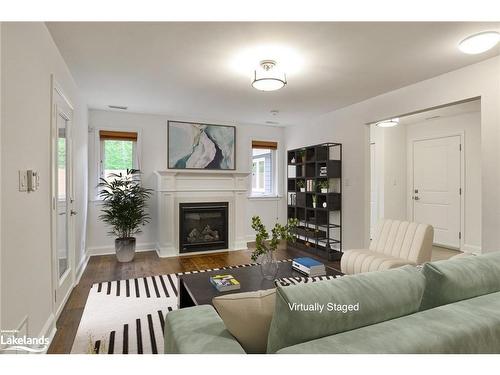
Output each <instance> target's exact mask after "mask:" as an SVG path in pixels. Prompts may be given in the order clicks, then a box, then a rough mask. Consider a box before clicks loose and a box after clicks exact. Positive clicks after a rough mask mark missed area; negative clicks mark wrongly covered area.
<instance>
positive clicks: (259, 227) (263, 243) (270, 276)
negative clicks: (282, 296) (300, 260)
mask: <svg viewBox="0 0 500 375" xmlns="http://www.w3.org/2000/svg"><path fill="white" fill-rule="evenodd" d="M297 225H298V220H297V219H288V223H287V224H286V225H281V224H279V223H276V224H275V225H274V228H273V229H272V230H271V233H272V235H271V239H269V233H268V231H267V229H266V227H265V225H264V224H262V220H261V219H260V217H259V216H254V217H252V229H253V230H255V232H257V233H256V236H255V250H254V251H253V252H252V255H251V258H252V260H253V261H254V262H256V261H257V260H258V259H259V258H260V262H261V263H260V269H261V272H262V276H264V278H265V279H267V280H274V278H275V277H276V274H277V273H278V263H276V260H275V259H274V252H275V251H276V249H277V248H278V245H279V242H280V240H286V241H290V242H293V241H295V229H296V227H297Z"/></svg>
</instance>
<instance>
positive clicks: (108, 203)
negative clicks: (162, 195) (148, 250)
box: [97, 169, 152, 262]
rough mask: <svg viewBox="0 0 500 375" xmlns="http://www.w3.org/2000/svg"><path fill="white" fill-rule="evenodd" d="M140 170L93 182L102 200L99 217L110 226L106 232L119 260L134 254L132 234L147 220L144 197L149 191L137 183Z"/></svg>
mask: <svg viewBox="0 0 500 375" xmlns="http://www.w3.org/2000/svg"><path fill="white" fill-rule="evenodd" d="M140 174H141V172H140V171H139V170H137V169H127V173H126V174H122V173H118V174H116V173H112V174H110V175H109V176H108V180H106V179H104V178H101V179H100V181H101V182H100V183H99V184H98V185H97V186H98V187H99V188H100V192H99V197H100V198H101V199H102V200H103V204H102V212H103V213H102V214H101V215H100V216H99V218H100V219H101V220H102V221H104V222H105V223H107V224H109V225H110V226H111V228H112V229H111V231H110V232H109V233H110V234H113V235H116V236H117V237H118V238H116V239H115V251H116V258H117V259H118V261H119V262H130V261H132V260H133V259H134V255H135V242H136V241H135V237H133V235H134V234H137V233H140V232H141V229H140V227H141V226H143V225H146V224H147V223H149V221H150V219H151V218H150V216H149V214H148V213H147V212H146V206H147V200H148V199H149V197H150V196H151V193H152V190H151V189H146V188H144V187H142V186H141V179H140Z"/></svg>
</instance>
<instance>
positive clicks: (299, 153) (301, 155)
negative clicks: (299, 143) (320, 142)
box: [297, 150, 306, 163]
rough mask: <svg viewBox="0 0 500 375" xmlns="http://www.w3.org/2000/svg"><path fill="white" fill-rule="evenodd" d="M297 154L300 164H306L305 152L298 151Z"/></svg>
mask: <svg viewBox="0 0 500 375" xmlns="http://www.w3.org/2000/svg"><path fill="white" fill-rule="evenodd" d="M297 154H298V155H299V160H300V162H301V163H305V162H306V150H299V151H298V152H297Z"/></svg>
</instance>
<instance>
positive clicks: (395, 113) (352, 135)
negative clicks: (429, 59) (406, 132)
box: [286, 57, 500, 252]
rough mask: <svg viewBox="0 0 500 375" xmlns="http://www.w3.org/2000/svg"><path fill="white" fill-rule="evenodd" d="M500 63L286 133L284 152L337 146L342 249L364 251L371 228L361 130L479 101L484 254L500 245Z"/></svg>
mask: <svg viewBox="0 0 500 375" xmlns="http://www.w3.org/2000/svg"><path fill="white" fill-rule="evenodd" d="M499 77H500V57H495V58H492V59H488V60H485V61H483V62H480V63H477V64H474V65H470V66H467V67H465V68H462V69H459V70H456V71H452V72H449V73H446V74H443V75H441V76H438V77H435V78H432V79H428V80H425V81H422V82H419V83H416V84H413V85H410V86H407V87H404V88H401V89H398V90H395V91H392V92H389V93H386V94H383V95H380V96H377V97H374V98H371V99H368V100H366V101H363V102H361V103H357V104H354V105H351V106H348V107H345V108H342V109H339V110H337V111H334V112H331V113H328V114H325V115H323V116H320V117H319V118H316V119H314V120H311V121H310V122H308V123H306V124H302V125H298V126H294V127H291V128H289V129H287V132H286V136H287V147H288V148H291V147H297V146H301V145H307V144H313V143H320V142H325V141H337V142H342V143H343V144H344V147H343V152H344V159H343V177H344V180H343V182H344V187H343V192H344V194H343V197H342V199H343V203H342V204H343V206H342V207H343V215H344V217H343V218H344V221H343V224H344V232H343V234H344V249H348V248H355V247H361V246H367V245H368V242H369V225H370V204H369V202H370V170H369V169H370V161H369V130H368V126H366V125H365V124H367V123H370V122H373V121H375V120H378V119H381V118H392V117H400V116H401V115H404V114H407V113H411V112H415V111H418V110H422V109H426V108H431V107H435V106H438V105H444V104H448V103H453V102H457V101H460V100H463V99H466V98H474V97H481V145H482V146H481V167H482V168H481V169H482V187H481V191H482V212H481V218H482V220H481V221H482V230H481V243H482V251H483V252H489V251H495V250H498V248H499V243H500V231H498V228H499V227H500V195H499V194H498V186H499V183H500V167H499V160H500V106H499V105H498V103H500V80H499Z"/></svg>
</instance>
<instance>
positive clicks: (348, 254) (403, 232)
mask: <svg viewBox="0 0 500 375" xmlns="http://www.w3.org/2000/svg"><path fill="white" fill-rule="evenodd" d="M433 240H434V229H433V228H432V226H430V225H428V224H419V223H414V222H409V221H399V220H380V221H379V222H378V223H377V227H376V230H375V235H374V238H373V239H372V241H371V243H370V247H369V248H368V249H355V250H347V251H344V254H343V255H342V259H341V261H340V268H341V270H342V272H343V273H345V274H348V275H352V274H356V273H361V272H369V271H381V270H386V269H389V268H396V267H401V266H404V265H406V264H411V265H417V264H422V263H424V262H428V261H430V260H431V252H432V243H433Z"/></svg>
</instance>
